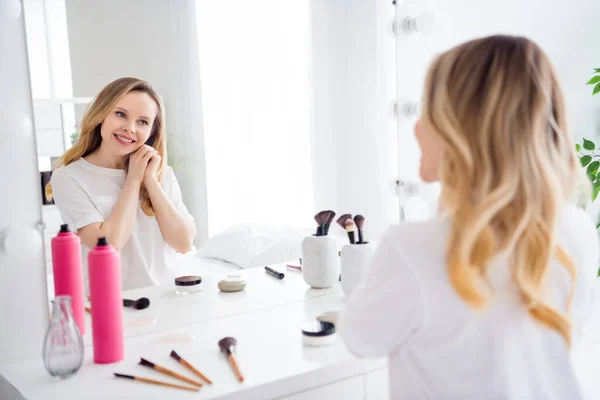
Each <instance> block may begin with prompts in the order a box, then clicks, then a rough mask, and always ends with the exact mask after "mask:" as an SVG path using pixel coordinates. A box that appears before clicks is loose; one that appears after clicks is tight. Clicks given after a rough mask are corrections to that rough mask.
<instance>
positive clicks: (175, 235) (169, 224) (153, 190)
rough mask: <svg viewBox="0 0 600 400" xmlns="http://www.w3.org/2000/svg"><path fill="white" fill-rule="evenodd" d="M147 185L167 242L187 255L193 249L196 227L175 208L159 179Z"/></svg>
mask: <svg viewBox="0 0 600 400" xmlns="http://www.w3.org/2000/svg"><path fill="white" fill-rule="evenodd" d="M145 185H146V189H148V194H149V195H150V200H151V201H152V208H154V212H155V213H156V219H157V220H158V225H159V226H160V231H161V232H162V235H163V237H164V238H165V241H166V242H167V244H168V245H169V246H171V247H172V248H174V249H175V250H177V251H178V252H179V253H187V252H188V251H190V250H191V249H192V240H193V239H194V237H195V236H196V227H195V226H194V224H193V223H192V221H190V220H189V219H187V218H185V217H184V216H183V215H181V213H180V212H179V211H177V209H176V208H175V207H174V206H173V204H172V203H171V201H170V200H169V198H168V197H167V195H166V193H165V192H164V190H163V188H162V185H161V184H160V182H159V181H158V179H156V178H153V179H148V180H147V181H146V182H145Z"/></svg>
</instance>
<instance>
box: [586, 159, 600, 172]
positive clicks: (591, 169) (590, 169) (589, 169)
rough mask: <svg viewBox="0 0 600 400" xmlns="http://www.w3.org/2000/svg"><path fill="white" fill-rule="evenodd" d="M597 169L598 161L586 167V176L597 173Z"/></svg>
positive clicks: (598, 166) (599, 166)
mask: <svg viewBox="0 0 600 400" xmlns="http://www.w3.org/2000/svg"><path fill="white" fill-rule="evenodd" d="M598 168H600V161H594V162H593V163H591V164H590V165H588V167H587V171H586V172H587V173H588V174H594V173H596V172H598Z"/></svg>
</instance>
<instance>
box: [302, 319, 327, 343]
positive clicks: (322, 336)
mask: <svg viewBox="0 0 600 400" xmlns="http://www.w3.org/2000/svg"><path fill="white" fill-rule="evenodd" d="M333 342H335V325H334V324H332V323H331V322H323V321H310V322H306V323H305V324H304V325H303V326H302V343H304V345H305V346H327V345H330V344H332V343H333Z"/></svg>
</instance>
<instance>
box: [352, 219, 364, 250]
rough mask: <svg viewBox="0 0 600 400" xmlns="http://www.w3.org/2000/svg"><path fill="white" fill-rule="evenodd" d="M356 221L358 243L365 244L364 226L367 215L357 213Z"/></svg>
mask: <svg viewBox="0 0 600 400" xmlns="http://www.w3.org/2000/svg"><path fill="white" fill-rule="evenodd" d="M354 223H355V224H356V229H358V244H364V243H365V241H364V236H363V226H365V217H363V216H362V215H360V214H359V215H356V216H355V217H354Z"/></svg>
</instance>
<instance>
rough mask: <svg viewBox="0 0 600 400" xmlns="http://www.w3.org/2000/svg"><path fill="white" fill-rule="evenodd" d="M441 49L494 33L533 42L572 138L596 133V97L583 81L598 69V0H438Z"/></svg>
mask: <svg viewBox="0 0 600 400" xmlns="http://www.w3.org/2000/svg"><path fill="white" fill-rule="evenodd" d="M435 12H436V16H437V18H438V19H439V20H440V31H439V34H437V35H436V38H437V39H438V44H439V47H440V49H445V48H447V47H450V46H452V45H454V44H456V43H458V42H461V41H464V40H468V39H470V38H473V37H476V36H482V35H488V34H494V33H506V34H513V35H524V36H527V37H529V38H530V39H533V40H534V41H536V42H537V43H538V44H539V45H540V46H541V47H542V48H543V49H544V51H546V53H547V54H548V56H549V57H550V60H551V61H552V63H553V64H554V66H555V68H556V71H557V73H558V76H559V79H560V81H561V83H562V86H563V90H564V92H565V96H566V101H567V108H568V113H569V117H570V122H571V128H572V131H573V132H574V135H575V136H576V137H581V136H582V135H586V136H593V135H599V134H600V98H599V97H598V96H596V97H595V98H593V97H592V96H591V94H592V87H591V86H586V85H585V83H586V82H587V81H588V80H589V79H590V78H591V76H592V72H593V71H592V69H593V68H599V67H600V45H599V43H600V42H599V38H600V23H599V19H598V17H599V16H600V2H599V1H597V0H571V1H568V2H565V1H558V0H551V1H548V0H527V1H521V0H503V1H490V0H486V1H481V0H479V1H477V0H454V1H442V0H437V5H436V6H435Z"/></svg>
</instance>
